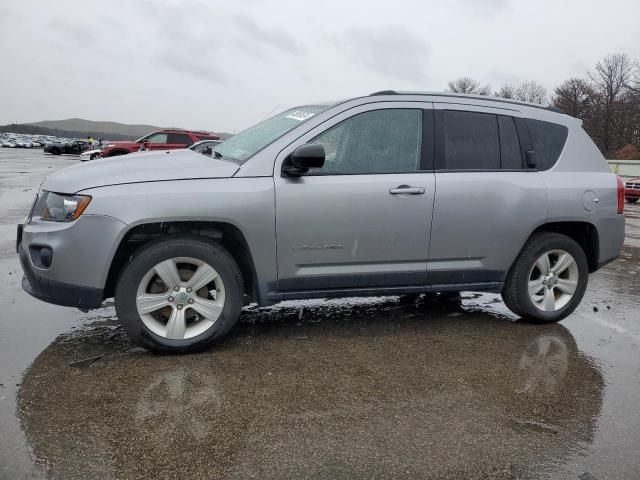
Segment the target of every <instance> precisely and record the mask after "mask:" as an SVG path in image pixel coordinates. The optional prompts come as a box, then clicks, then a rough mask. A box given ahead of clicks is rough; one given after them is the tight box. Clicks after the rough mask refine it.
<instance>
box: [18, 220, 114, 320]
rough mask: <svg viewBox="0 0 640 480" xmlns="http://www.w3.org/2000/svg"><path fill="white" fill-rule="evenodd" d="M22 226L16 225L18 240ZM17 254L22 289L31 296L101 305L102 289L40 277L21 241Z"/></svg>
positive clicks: (85, 305)
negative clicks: (21, 271)
mask: <svg viewBox="0 0 640 480" xmlns="http://www.w3.org/2000/svg"><path fill="white" fill-rule="evenodd" d="M21 227H22V226H19V227H18V231H19V232H20V233H19V234H18V235H19V236H18V242H20V240H21V238H20V235H21V231H22V228H21ZM18 255H19V256H20V264H21V265H22V270H23V272H24V277H22V289H23V290H24V291H25V292H27V293H28V294H29V295H31V296H32V297H35V298H37V299H38V300H42V301H43V302H47V303H53V304H56V305H62V306H65V307H78V308H87V309H89V308H98V307H100V305H102V294H103V292H102V289H100V288H90V287H82V286H79V285H70V284H67V283H62V282H56V281H54V280H49V279H46V278H43V277H41V276H40V275H38V274H37V272H36V270H35V268H33V267H32V266H31V262H30V261H29V258H28V255H27V252H26V251H25V249H24V246H23V245H22V243H21V242H20V243H18Z"/></svg>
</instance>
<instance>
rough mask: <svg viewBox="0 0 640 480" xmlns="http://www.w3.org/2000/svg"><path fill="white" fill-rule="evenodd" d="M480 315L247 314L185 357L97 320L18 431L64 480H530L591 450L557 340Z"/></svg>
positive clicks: (573, 374)
mask: <svg viewBox="0 0 640 480" xmlns="http://www.w3.org/2000/svg"><path fill="white" fill-rule="evenodd" d="M494 298H495V297H494V296H479V297H478V296H475V295H465V297H464V298H463V299H460V298H459V297H457V298H456V297H453V298H451V297H448V296H430V297H424V296H423V297H421V298H419V299H417V301H416V300H412V299H408V300H406V299H398V298H394V297H388V298H382V299H380V298H377V299H347V300H340V301H325V302H291V303H287V304H282V305H281V306H277V307H273V308H248V309H247V310H246V311H245V313H244V314H243V317H242V320H241V324H240V325H238V327H237V328H236V329H235V330H234V331H233V332H232V334H231V335H230V336H229V337H228V338H227V339H225V340H224V341H223V342H222V343H220V344H219V345H218V346H217V347H215V348H214V349H213V350H211V351H209V352H205V353H201V354H196V355H189V356H158V355H151V354H148V353H146V352H144V351H142V350H140V349H138V348H134V347H133V346H132V345H131V344H130V343H129V342H128V340H127V338H126V336H124V334H122V333H117V334H116V335H113V334H112V333H113V332H112V333H109V332H110V331H111V330H110V329H109V328H107V327H110V322H111V320H99V321H98V323H97V324H96V325H94V326H93V327H92V328H90V329H85V330H82V331H80V332H76V333H74V334H72V335H69V336H66V337H61V338H59V339H58V340H56V342H54V343H52V344H51V345H50V346H49V347H48V348H47V349H46V350H45V351H43V352H42V354H41V355H40V356H39V357H38V358H37V359H36V361H35V362H34V364H33V365H32V367H31V368H30V369H29V371H28V372H27V374H26V375H25V378H24V382H23V386H22V390H21V394H20V399H19V407H20V412H21V419H22V422H23V426H24V429H25V431H26V434H27V438H28V439H29V441H30V443H31V445H32V448H33V451H34V453H35V455H36V456H37V457H38V459H39V461H40V462H39V463H40V464H41V465H43V469H44V470H46V473H47V474H48V475H51V476H54V477H61V478H88V477H101V478H104V477H116V478H124V477H126V478H130V477H131V478H137V477H141V478H142V477H145V478H148V477H152V476H161V477H170V476H172V475H175V476H180V477H184V478H202V477H206V478H216V477H225V478H253V477H256V478H303V477H304V478H336V477H339V478H361V477H367V478H372V477H394V476H396V477H398V476H399V477H419V478H446V477H460V478H462V477H474V478H476V477H479V476H483V475H484V476H487V477H492V478H494V477H496V478H501V477H505V478H512V477H519V476H527V475H528V474H529V473H530V472H532V471H535V472H537V473H541V472H544V471H545V469H546V468H550V467H551V466H553V465H557V464H558V463H559V462H562V461H563V459H565V458H566V457H568V456H569V455H572V454H574V453H575V452H576V451H581V450H583V449H585V448H586V447H587V446H588V445H589V444H590V443H591V441H592V439H593V434H594V430H595V426H596V419H597V417H598V415H599V413H600V409H601V407H602V392H603V388H604V382H603V378H602V375H601V373H600V371H599V369H598V368H597V367H596V366H595V364H594V362H592V361H591V360H590V359H589V358H588V357H586V356H585V355H583V354H582V353H581V352H580V351H579V350H578V348H577V346H576V342H575V341H574V339H573V337H572V335H571V334H570V333H569V331H568V330H567V329H565V328H564V327H562V326H561V325H557V324H554V325H529V324H526V323H521V322H514V321H511V320H510V319H509V318H506V316H503V315H502V313H500V312H499V309H500V305H499V304H498V303H497V302H493V299H494ZM494 304H495V305H496V309H497V310H496V313H495V314H487V313H486V311H485V312H484V313H482V312H477V311H475V309H476V308H483V309H485V310H486V309H487V308H486V306H487V305H494ZM100 329H106V330H104V331H105V332H107V333H106V335H108V336H109V341H107V342H105V341H104V337H105V334H103V333H100V332H101V331H102V330H100ZM96 332H98V333H96ZM101 353H104V354H105V355H104V357H101V359H100V360H99V361H96V362H95V363H93V364H91V365H90V367H88V368H84V369H78V368H72V367H69V363H70V362H71V361H74V360H77V359H78V357H80V356H82V355H86V356H91V355H96V354H101Z"/></svg>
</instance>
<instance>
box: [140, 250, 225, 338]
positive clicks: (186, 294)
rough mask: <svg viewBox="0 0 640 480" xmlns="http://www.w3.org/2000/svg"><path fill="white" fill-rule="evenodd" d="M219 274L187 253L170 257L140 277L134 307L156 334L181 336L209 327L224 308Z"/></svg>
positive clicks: (200, 332) (223, 295)
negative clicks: (183, 255) (186, 254)
mask: <svg viewBox="0 0 640 480" xmlns="http://www.w3.org/2000/svg"><path fill="white" fill-rule="evenodd" d="M224 301H225V289H224V283H223V282H222V278H221V277H220V275H219V274H218V272H216V270H215V269H214V268H213V267H212V266H211V265H209V264H207V263H205V262H203V261H202V260H198V259H196V258H190V257H177V258H170V259H168V260H165V261H163V262H160V263H158V264H157V265H156V266H154V267H153V268H152V269H150V270H149V271H148V272H147V273H146V274H145V275H144V277H143V278H142V280H141V281H140V284H139V286H138V291H137V293H136V308H137V311H138V315H139V316H140V319H141V320H142V322H143V323H144V325H145V326H146V327H147V328H148V329H149V330H151V331H152V332H153V333H155V334H156V335H158V336H160V337H163V338H167V339H171V340H183V339H189V338H193V337H196V336H198V335H201V334H202V333H204V332H205V331H207V330H209V329H210V328H212V327H213V326H214V325H215V323H216V321H217V320H218V318H219V317H220V314H221V313H222V309H223V308H224Z"/></svg>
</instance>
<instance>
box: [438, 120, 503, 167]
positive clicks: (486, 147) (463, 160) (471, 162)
mask: <svg viewBox="0 0 640 480" xmlns="http://www.w3.org/2000/svg"><path fill="white" fill-rule="evenodd" d="M442 121H443V153H444V159H445V165H446V168H447V169H452V170H495V169H499V168H500V140H499V136H498V121H497V118H496V115H492V114H489V113H477V112H462V111H456V110H445V111H444V112H443V115H442Z"/></svg>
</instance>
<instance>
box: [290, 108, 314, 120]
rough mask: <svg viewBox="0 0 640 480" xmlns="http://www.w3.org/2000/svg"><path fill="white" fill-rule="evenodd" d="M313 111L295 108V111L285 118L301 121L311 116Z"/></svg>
mask: <svg viewBox="0 0 640 480" xmlns="http://www.w3.org/2000/svg"><path fill="white" fill-rule="evenodd" d="M314 115H315V113H309V112H303V111H300V110H296V111H295V112H292V113H290V114H289V115H287V116H286V117H285V118H290V119H291V120H297V121H299V122H303V121H304V120H307V119H309V118H311V117H313V116H314Z"/></svg>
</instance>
